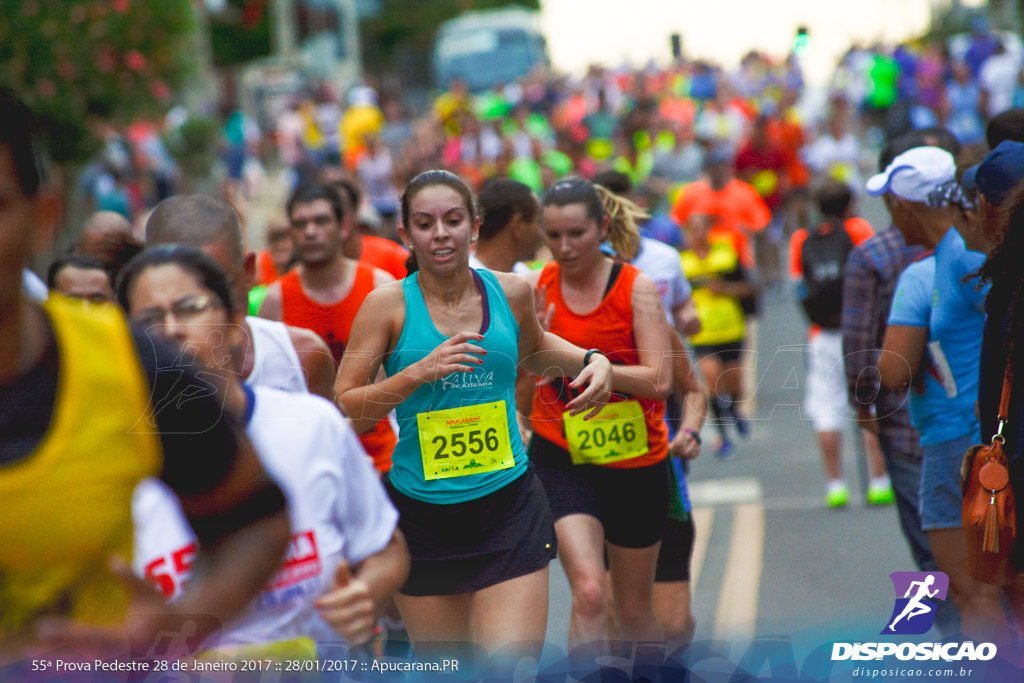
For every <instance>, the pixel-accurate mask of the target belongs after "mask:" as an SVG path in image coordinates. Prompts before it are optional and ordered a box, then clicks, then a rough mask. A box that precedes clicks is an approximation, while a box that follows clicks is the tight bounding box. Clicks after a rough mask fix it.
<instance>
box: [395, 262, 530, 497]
mask: <svg viewBox="0 0 1024 683" xmlns="http://www.w3.org/2000/svg"><path fill="white" fill-rule="evenodd" d="M472 272H473V277H474V279H475V280H476V284H477V287H478V288H480V290H481V294H482V295H483V302H484V303H483V308H484V317H483V324H482V325H481V334H483V337H484V338H483V341H481V342H471V343H473V344H475V345H477V346H480V347H481V348H483V349H484V350H486V351H487V354H486V355H485V356H483V361H484V362H483V365H478V366H476V369H475V370H474V371H473V372H453V373H451V374H450V375H447V376H446V377H443V378H442V379H440V380H438V381H436V382H433V383H430V384H424V385H423V386H421V387H420V388H418V389H417V390H416V391H414V392H413V393H412V394H411V395H410V396H409V397H408V398H407V399H405V400H404V401H402V403H400V404H399V405H398V407H397V408H396V409H395V410H396V413H397V415H398V426H399V434H398V445H396V446H395V450H394V452H393V453H392V455H391V463H392V465H391V472H390V474H389V476H390V480H391V484H392V485H393V486H394V487H395V488H396V489H398V490H399V491H401V492H402V493H404V494H405V495H407V496H409V497H411V498H415V499H417V500H421V501H424V502H428V503H441V504H448V503H461V502H464V501H467V500H473V499H476V498H480V497H482V496H485V495H487V494H489V493H493V492H494V491H497V490H498V489H500V488H502V487H503V486H506V485H507V484H509V483H510V482H512V481H514V480H515V479H516V478H518V477H519V476H521V475H522V474H523V473H524V472H525V471H526V463H527V459H526V452H525V450H524V448H523V442H522V439H520V437H519V428H518V427H517V424H516V401H515V386H516V367H517V365H518V362H519V347H518V342H519V324H518V323H517V322H516V319H515V316H514V315H512V309H510V308H509V305H508V301H507V300H506V299H505V293H504V292H503V291H502V289H501V285H500V284H498V280H497V278H495V277H494V274H493V273H490V272H488V271H486V270H473V271H472ZM418 277H419V273H413V274H412V275H409V276H408V277H406V278H405V279H404V280H403V281H402V288H403V290H404V293H405V324H404V325H403V326H402V335H401V337H399V339H398V344H397V345H396V346H395V350H394V351H393V352H391V354H390V355H389V356H388V358H387V360H385V361H384V371H385V372H386V373H387V374H388V376H391V375H394V374H396V373H398V372H400V371H401V370H402V369H403V368H406V367H408V366H409V365H412V364H413V363H415V362H417V361H419V360H422V359H423V358H425V357H426V356H428V355H429V354H430V353H431V352H432V351H433V350H434V349H435V348H436V347H437V346H438V345H439V344H441V343H443V342H445V341H446V340H447V339H448V337H446V336H444V335H443V334H441V333H440V332H439V331H438V329H437V328H436V327H435V326H434V322H433V321H432V320H431V319H430V313H429V312H428V311H427V305H426V302H425V301H424V300H423V292H422V291H421V290H420V287H419V279H418ZM496 401H505V407H506V417H507V419H508V429H509V444H510V446H511V448H512V455H513V457H514V458H515V466H514V467H511V468H508V469H503V470H498V471H496V472H485V473H476V474H467V475H463V476H458V477H450V478H447V479H434V480H431V481H427V480H426V478H425V477H424V474H423V458H422V455H421V449H420V436H419V427H418V424H417V420H416V416H417V415H418V414H420V413H427V412H431V411H435V410H445V409H448V408H459V407H463V406H470V405H477V404H482V403H493V402H496Z"/></svg>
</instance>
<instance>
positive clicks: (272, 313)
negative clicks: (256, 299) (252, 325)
mask: <svg viewBox="0 0 1024 683" xmlns="http://www.w3.org/2000/svg"><path fill="white" fill-rule="evenodd" d="M256 315H258V316H259V317H260V318H266V319H267V320H281V319H282V318H283V316H284V301H283V295H282V293H281V281H280V280H278V281H277V282H272V283H270V284H269V285H267V294H266V296H265V297H263V303H261V304H260V310H259V311H258V312H257V314H256Z"/></svg>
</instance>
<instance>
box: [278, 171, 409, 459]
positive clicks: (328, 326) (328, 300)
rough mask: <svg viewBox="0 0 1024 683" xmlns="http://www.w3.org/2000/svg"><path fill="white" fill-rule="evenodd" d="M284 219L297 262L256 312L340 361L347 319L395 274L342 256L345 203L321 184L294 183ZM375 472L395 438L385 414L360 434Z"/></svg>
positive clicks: (349, 324)
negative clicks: (301, 333)
mask: <svg viewBox="0 0 1024 683" xmlns="http://www.w3.org/2000/svg"><path fill="white" fill-rule="evenodd" d="M287 212H288V219H289V221H290V223H291V231H292V238H293V239H294V241H295V251H296V254H297V256H298V258H299V260H300V262H301V263H300V265H299V266H297V267H296V268H295V269H293V270H292V271H290V272H289V273H288V274H287V275H285V276H284V277H282V278H281V279H280V280H278V281H277V282H275V283H273V284H272V285H270V286H269V287H268V288H267V297H266V299H264V301H263V305H262V306H261V307H260V317H263V318H269V319H271V320H280V321H282V322H284V323H285V324H287V325H294V326H295V327H304V328H307V329H310V330H312V331H314V332H316V333H317V334H318V335H320V337H321V338H322V339H323V340H324V341H325V342H327V345H328V346H329V347H330V349H331V355H332V356H333V357H334V360H335V362H336V363H338V364H340V363H341V360H342V357H343V356H344V353H345V345H346V344H347V343H348V337H349V333H350V332H351V330H352V321H353V320H355V316H356V313H357V312H358V311H359V307H360V306H361V305H362V303H363V300H364V299H365V298H366V296H367V295H368V294H369V293H370V292H371V291H373V289H374V287H377V286H379V285H382V284H384V283H386V282H391V281H392V280H393V279H394V278H392V277H391V276H390V275H388V274H387V273H385V272H384V271H382V270H379V269H376V268H373V267H372V266H370V265H368V264H365V263H360V262H356V261H353V260H352V259H349V258H346V257H345V255H344V253H343V251H342V244H343V243H344V241H345V239H346V237H347V235H346V234H345V233H346V230H347V227H348V226H347V223H348V222H347V221H345V220H344V215H345V214H344V204H343V201H342V199H341V197H340V196H339V195H338V193H337V192H336V191H335V190H334V189H333V188H331V187H328V186H325V185H310V186H306V187H302V188H299V189H298V190H297V191H296V192H295V194H293V195H292V197H291V199H289V200H288V207H287ZM360 440H361V441H362V443H363V446H364V447H365V448H366V452H367V453H369V455H370V456H371V457H372V458H373V463H374V466H375V467H376V468H377V470H378V471H380V472H387V471H388V470H390V469H391V451H392V450H394V448H395V443H396V442H397V438H396V436H395V432H394V430H393V429H392V428H391V424H390V423H389V422H388V420H387V419H386V418H385V419H383V420H381V421H380V422H378V423H377V426H376V427H375V428H374V429H373V430H371V431H368V432H365V433H364V434H362V435H361V436H360Z"/></svg>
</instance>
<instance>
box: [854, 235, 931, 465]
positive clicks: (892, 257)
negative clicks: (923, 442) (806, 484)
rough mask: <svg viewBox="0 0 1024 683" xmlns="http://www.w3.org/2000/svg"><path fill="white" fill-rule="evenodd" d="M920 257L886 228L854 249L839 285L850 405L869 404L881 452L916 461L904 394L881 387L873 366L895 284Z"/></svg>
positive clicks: (914, 434) (917, 448)
mask: <svg viewBox="0 0 1024 683" xmlns="http://www.w3.org/2000/svg"><path fill="white" fill-rule="evenodd" d="M922 254H924V250H923V249H922V248H921V247H908V246H907V244H906V243H905V242H904V241H903V235H902V234H901V233H900V231H899V230H897V229H896V228H895V226H892V225H890V226H889V228H888V229H887V230H884V231H882V232H880V233H878V234H877V235H875V236H874V237H872V238H871V239H869V240H867V241H866V242H864V243H862V244H860V245H859V246H857V247H854V249H853V251H851V252H850V257H849V259H848V260H847V262H846V274H845V280H844V283H843V363H844V364H845V366H846V386H847V391H848V393H849V398H850V403H851V405H853V406H854V407H855V408H857V407H864V406H870V405H874V406H875V414H876V415H877V416H878V417H879V427H880V430H881V433H880V438H881V440H882V446H883V448H885V447H886V446H888V447H889V448H890V449H892V450H893V451H894V452H896V453H901V454H904V455H909V456H911V457H913V458H915V459H920V457H921V446H920V437H919V435H918V433H917V430H916V429H914V427H913V425H912V424H911V423H910V412H909V411H908V410H907V405H906V404H907V396H906V393H905V392H901V393H894V392H891V391H888V390H887V389H885V388H884V387H882V386H881V383H880V381H879V374H878V368H877V364H878V352H879V350H880V349H881V348H882V340H883V339H884V338H885V328H886V325H887V321H888V319H889V307H890V305H891V304H892V297H893V293H894V292H895V289H896V281H897V280H898V279H899V275H900V273H902V272H903V269H904V268H906V267H907V266H908V265H909V264H911V263H913V262H914V261H915V260H917V259H918V258H920V257H921V255H922Z"/></svg>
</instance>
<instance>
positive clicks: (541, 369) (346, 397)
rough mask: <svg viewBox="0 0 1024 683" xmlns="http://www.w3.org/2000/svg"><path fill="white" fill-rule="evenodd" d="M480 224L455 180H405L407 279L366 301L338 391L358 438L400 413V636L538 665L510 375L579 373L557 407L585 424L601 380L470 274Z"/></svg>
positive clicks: (531, 499)
mask: <svg viewBox="0 0 1024 683" xmlns="http://www.w3.org/2000/svg"><path fill="white" fill-rule="evenodd" d="M479 226H480V217H479V211H478V209H477V207H476V202H475V201H474V198H473V195H472V193H471V192H470V190H469V188H467V187H466V185H465V183H463V182H462V180H461V179H460V178H459V177H458V176H456V175H453V174H451V173H448V172H447V171H428V172H426V173H423V174H421V175H419V176H417V177H416V178H415V179H413V180H412V182H411V183H409V186H408V187H407V188H406V190H405V193H404V194H403V195H402V201H401V225H400V226H399V229H398V233H399V236H400V237H401V239H402V241H403V242H404V243H405V245H406V246H407V247H408V248H409V249H410V251H411V252H412V255H413V259H415V261H414V263H413V264H412V265H413V267H412V268H410V271H412V274H411V275H409V276H408V277H407V278H405V279H404V280H402V281H399V282H393V283H391V284H388V285H384V286H382V287H379V288H377V289H375V290H374V291H373V292H372V293H371V294H370V295H369V296H368V297H367V298H366V300H365V301H364V302H363V305H362V307H361V308H360V310H359V314H358V315H357V316H356V319H355V322H354V323H353V326H352V335H351V337H350V339H349V344H348V347H347V349H346V352H345V359H344V362H343V363H342V366H341V369H340V371H339V374H338V380H337V385H336V387H335V389H336V391H337V395H338V402H339V403H340V404H341V405H342V407H343V408H344V410H345V412H346V413H347V414H348V415H349V416H350V419H351V420H352V424H353V426H354V427H355V429H356V430H357V431H363V430H366V429H370V428H371V427H372V426H373V425H374V424H375V423H376V422H377V421H378V420H380V419H382V418H383V417H384V416H386V415H387V414H388V412H390V411H391V410H392V409H395V410H396V412H397V415H398V420H399V428H400V433H399V442H398V445H397V446H396V448H395V451H394V455H393V458H392V461H393V469H392V472H391V474H390V478H389V481H388V482H387V483H388V490H389V492H390V493H391V496H392V499H393V500H394V502H395V505H396V506H397V507H398V509H399V513H400V515H401V518H400V522H399V524H400V527H401V529H402V532H403V533H404V534H405V536H406V539H407V541H408V544H409V552H410V556H411V557H412V570H411V573H410V577H409V581H408V582H407V583H406V585H405V586H404V587H403V588H402V592H401V594H399V595H398V596H397V597H396V602H397V604H398V608H399V611H400V612H401V613H402V617H403V619H404V620H405V623H406V626H407V628H408V630H409V634H410V636H411V638H412V640H413V642H414V643H417V642H420V643H422V642H440V641H451V642H460V641H461V642H466V641H469V642H474V643H477V644H479V645H481V646H483V647H485V648H487V649H488V650H490V651H494V650H497V649H498V648H502V647H505V646H508V645H510V644H512V643H517V644H522V643H524V642H528V643H532V645H530V646H527V647H525V648H523V647H521V646H520V647H519V648H518V649H517V652H515V653H510V654H512V655H513V656H519V655H522V654H529V655H533V656H538V655H539V654H540V651H541V647H542V644H543V640H544V631H545V627H546V623H547V609H548V563H549V562H550V561H551V559H552V558H553V557H554V555H555V545H556V541H555V535H554V523H553V520H552V517H551V511H550V508H549V507H548V503H547V498H546V497H545V495H544V491H543V488H542V487H541V486H540V483H539V481H538V480H537V478H536V476H535V475H534V473H533V470H532V468H531V467H530V466H529V464H528V461H527V458H526V455H525V452H524V449H523V444H522V441H521V439H520V436H519V430H518V428H517V426H516V407H515V377H516V370H517V368H519V367H522V368H523V369H525V370H528V371H529V372H533V373H536V374H546V375H549V376H560V375H563V374H564V375H566V376H576V380H575V381H574V382H573V386H574V387H579V388H583V387H585V388H583V393H581V394H580V395H579V396H578V397H577V398H576V399H575V400H574V401H573V402H572V403H571V404H570V405H569V408H570V411H571V412H573V413H574V414H580V413H586V414H587V415H591V414H596V413H597V412H598V411H599V410H600V408H601V406H603V405H604V403H605V402H606V401H607V400H608V398H609V396H610V390H611V388H612V386H611V384H612V372H611V365H610V364H609V362H608V360H607V359H606V358H605V357H604V356H602V355H600V354H597V353H589V352H587V351H585V350H584V349H581V348H579V347H577V346H574V345H572V344H570V343H568V342H566V341H565V340H563V339H561V338H560V337H557V336H555V335H552V334H550V333H546V332H544V331H543V330H542V329H541V327H540V323H539V321H538V319H537V315H536V311H535V308H534V299H533V293H532V291H531V289H530V286H529V285H528V284H527V283H526V282H525V280H522V279H520V278H519V277H518V276H515V275H511V274H506V273H493V274H492V273H488V272H484V271H477V270H473V269H471V268H470V267H469V265H468V262H469V253H470V245H471V244H472V243H473V242H474V241H475V240H476V237H477V234H478V230H479ZM417 268H418V270H417ZM381 367H383V369H384V371H385V373H386V374H387V378H386V379H383V380H377V377H378V371H379V369H380V368H381ZM375 380H377V381H375ZM506 652H507V651H506Z"/></svg>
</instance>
